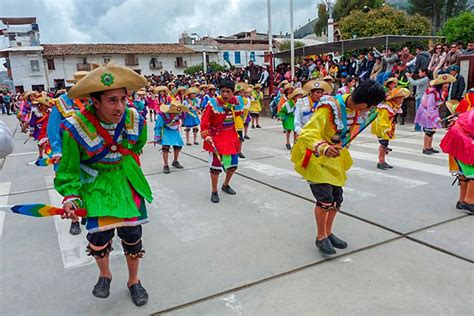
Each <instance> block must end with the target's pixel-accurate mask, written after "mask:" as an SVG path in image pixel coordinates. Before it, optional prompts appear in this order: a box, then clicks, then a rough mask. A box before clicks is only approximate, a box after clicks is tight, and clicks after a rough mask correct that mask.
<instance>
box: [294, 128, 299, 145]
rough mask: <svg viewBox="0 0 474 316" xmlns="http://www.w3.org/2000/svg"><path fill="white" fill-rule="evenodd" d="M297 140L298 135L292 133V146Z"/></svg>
mask: <svg viewBox="0 0 474 316" xmlns="http://www.w3.org/2000/svg"><path fill="white" fill-rule="evenodd" d="M297 139H298V134H296V132H294V131H293V144H296V140H297Z"/></svg>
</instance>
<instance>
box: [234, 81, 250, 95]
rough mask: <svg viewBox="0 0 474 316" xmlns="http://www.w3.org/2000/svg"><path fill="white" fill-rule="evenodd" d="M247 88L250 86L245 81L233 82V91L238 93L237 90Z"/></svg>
mask: <svg viewBox="0 0 474 316" xmlns="http://www.w3.org/2000/svg"><path fill="white" fill-rule="evenodd" d="M248 88H250V86H249V85H248V84H247V83H245V82H237V83H236V84H235V88H234V93H238V92H239V91H243V90H247V89H248Z"/></svg>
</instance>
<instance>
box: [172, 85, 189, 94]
mask: <svg viewBox="0 0 474 316" xmlns="http://www.w3.org/2000/svg"><path fill="white" fill-rule="evenodd" d="M184 91H186V88H185V87H183V86H180V87H178V89H176V91H175V92H174V94H175V95H176V94H178V93H180V92H184Z"/></svg>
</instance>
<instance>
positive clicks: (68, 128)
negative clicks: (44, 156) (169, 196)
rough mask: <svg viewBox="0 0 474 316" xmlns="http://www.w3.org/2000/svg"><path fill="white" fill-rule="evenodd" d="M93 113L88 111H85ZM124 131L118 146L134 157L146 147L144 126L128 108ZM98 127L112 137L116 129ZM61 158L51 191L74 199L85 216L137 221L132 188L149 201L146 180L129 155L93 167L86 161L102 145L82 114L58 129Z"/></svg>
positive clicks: (115, 156) (118, 155) (115, 155)
mask: <svg viewBox="0 0 474 316" xmlns="http://www.w3.org/2000/svg"><path fill="white" fill-rule="evenodd" d="M88 111H90V113H92V114H93V115H95V114H94V110H93V108H92V107H89V108H88ZM125 115H126V118H125V126H124V129H123V132H122V134H121V136H120V137H119V138H118V140H117V145H119V146H122V147H123V148H124V149H125V150H129V151H130V152H131V153H134V154H136V155H137V157H138V154H140V153H141V150H142V148H143V146H144V145H145V144H146V142H147V129H146V124H145V121H144V119H143V117H141V116H140V115H139V114H138V113H137V111H136V110H135V109H128V108H127V109H126V111H125ZM101 125H102V126H103V127H104V128H105V129H106V130H108V131H110V133H111V134H113V132H114V130H115V128H116V126H117V125H116V124H104V123H101ZM62 129H63V130H64V133H63V155H62V159H61V162H60V164H59V169H58V171H57V173H56V178H55V180H54V186H55V188H56V190H57V191H58V192H59V193H60V194H61V195H63V196H64V197H65V200H68V199H72V200H74V199H76V198H77V199H78V200H79V201H80V203H82V207H83V208H85V209H86V210H87V213H88V214H87V217H105V216H110V217H116V218H124V219H129V218H134V217H138V216H140V215H141V214H140V211H139V209H138V208H137V204H136V201H135V200H134V198H133V196H132V188H133V189H134V190H135V191H136V192H137V193H138V195H140V196H141V197H142V198H144V199H145V200H147V201H148V202H151V201H152V193H151V189H150V186H149V185H148V182H147V180H146V179H145V176H144V174H143V172H142V170H141V168H140V166H139V165H138V163H137V162H136V161H135V159H134V157H133V156H132V155H131V154H125V155H123V154H121V153H120V152H112V151H111V152H109V153H108V154H107V155H106V156H105V157H103V158H102V159H100V160H99V161H97V162H93V163H90V164H85V163H84V161H86V160H87V159H89V158H91V157H93V156H95V155H97V154H99V153H100V152H101V151H102V150H103V149H104V148H105V147H106V146H105V144H104V143H105V141H104V139H103V138H102V137H101V136H100V135H99V134H98V133H97V129H96V128H95V127H94V125H93V124H92V122H91V121H90V120H89V119H88V118H87V117H86V116H85V115H83V114H82V113H77V114H75V115H74V116H72V117H70V118H68V119H66V120H65V121H64V122H63V124H62Z"/></svg>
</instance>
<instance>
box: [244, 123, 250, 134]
mask: <svg viewBox="0 0 474 316" xmlns="http://www.w3.org/2000/svg"><path fill="white" fill-rule="evenodd" d="M248 132H249V126H248V125H244V135H245V136H248Z"/></svg>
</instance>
